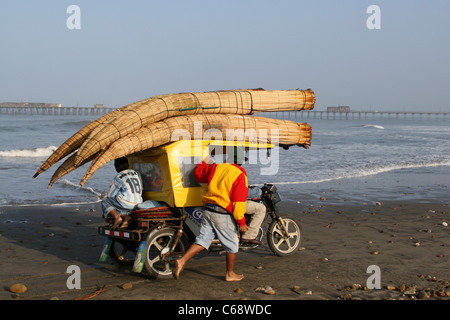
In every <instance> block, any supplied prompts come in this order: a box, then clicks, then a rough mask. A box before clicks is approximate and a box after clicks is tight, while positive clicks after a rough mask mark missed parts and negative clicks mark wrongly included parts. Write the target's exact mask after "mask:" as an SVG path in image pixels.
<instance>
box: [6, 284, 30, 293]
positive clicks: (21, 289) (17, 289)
mask: <svg viewBox="0 0 450 320" xmlns="http://www.w3.org/2000/svg"><path fill="white" fill-rule="evenodd" d="M9 291H11V292H12V293H25V292H27V291H28V289H27V287H26V286H24V285H23V284H21V283H15V284H13V285H12V286H11V287H9Z"/></svg>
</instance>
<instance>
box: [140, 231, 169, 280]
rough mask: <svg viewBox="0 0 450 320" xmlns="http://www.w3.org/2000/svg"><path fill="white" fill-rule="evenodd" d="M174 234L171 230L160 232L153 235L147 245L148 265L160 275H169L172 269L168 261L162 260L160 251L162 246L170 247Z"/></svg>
mask: <svg viewBox="0 0 450 320" xmlns="http://www.w3.org/2000/svg"><path fill="white" fill-rule="evenodd" d="M173 239H174V234H173V233H171V232H167V233H162V234H160V235H158V236H157V237H155V238H154V239H153V240H152V241H151V242H150V243H148V246H147V261H148V264H149V265H150V267H151V268H152V269H153V270H154V271H155V272H157V273H158V274H161V275H171V274H172V269H171V268H170V265H169V261H167V260H165V259H164V260H163V259H162V256H161V251H162V250H163V249H164V248H170V247H171V246H172V243H173Z"/></svg>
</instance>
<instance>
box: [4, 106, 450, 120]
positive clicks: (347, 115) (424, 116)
mask: <svg viewBox="0 0 450 320" xmlns="http://www.w3.org/2000/svg"><path fill="white" fill-rule="evenodd" d="M115 109H116V108H83V107H59V108H58V107H30V106H27V107H1V106H0V114H30V115H33V114H37V115H58V116H59V115H96V116H101V115H105V114H107V113H109V112H111V111H114V110H115ZM255 115H257V116H264V117H269V118H277V119H291V120H299V119H305V120H307V119H319V120H320V119H322V120H377V119H397V120H450V112H412V111H347V112H345V111H315V110H302V111H276V112H261V113H255Z"/></svg>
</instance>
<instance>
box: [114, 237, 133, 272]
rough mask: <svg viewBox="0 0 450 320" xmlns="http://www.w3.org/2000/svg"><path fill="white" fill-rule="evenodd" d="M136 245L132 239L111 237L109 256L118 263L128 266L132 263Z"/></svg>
mask: <svg viewBox="0 0 450 320" xmlns="http://www.w3.org/2000/svg"><path fill="white" fill-rule="evenodd" d="M137 247H138V246H137V244H136V243H133V242H132V241H125V240H120V239H113V240H112V242H111V248H110V249H109V256H110V257H111V259H112V260H113V261H114V262H117V264H119V265H122V266H130V265H133V263H134V258H135V257H136V252H137Z"/></svg>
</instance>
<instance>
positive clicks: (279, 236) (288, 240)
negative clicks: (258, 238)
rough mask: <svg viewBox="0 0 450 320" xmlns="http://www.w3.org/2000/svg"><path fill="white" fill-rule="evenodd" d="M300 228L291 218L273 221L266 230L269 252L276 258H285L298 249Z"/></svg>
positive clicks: (300, 237) (300, 236)
mask: <svg viewBox="0 0 450 320" xmlns="http://www.w3.org/2000/svg"><path fill="white" fill-rule="evenodd" d="M302 235H303V232H302V229H301V226H300V225H299V224H298V223H297V222H295V220H294V219H293V218H291V217H280V218H279V219H277V220H273V221H272V222H271V223H270V225H269V229H268V230H267V243H268V244H269V248H270V250H272V251H273V253H275V254H276V255H278V256H287V255H289V254H291V253H293V252H294V251H296V250H297V249H298V247H299V246H300V244H301V243H302Z"/></svg>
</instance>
